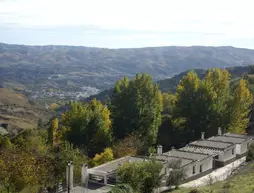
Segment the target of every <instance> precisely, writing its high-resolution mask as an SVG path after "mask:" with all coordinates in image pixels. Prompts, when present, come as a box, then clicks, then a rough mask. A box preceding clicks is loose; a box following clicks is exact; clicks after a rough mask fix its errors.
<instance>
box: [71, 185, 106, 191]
mask: <svg viewBox="0 0 254 193" xmlns="http://www.w3.org/2000/svg"><path fill="white" fill-rule="evenodd" d="M110 190H111V187H110V186H103V185H98V184H89V185H88V189H87V188H83V187H80V186H79V187H75V188H74V189H73V190H72V191H71V193H107V192H108V191H110Z"/></svg>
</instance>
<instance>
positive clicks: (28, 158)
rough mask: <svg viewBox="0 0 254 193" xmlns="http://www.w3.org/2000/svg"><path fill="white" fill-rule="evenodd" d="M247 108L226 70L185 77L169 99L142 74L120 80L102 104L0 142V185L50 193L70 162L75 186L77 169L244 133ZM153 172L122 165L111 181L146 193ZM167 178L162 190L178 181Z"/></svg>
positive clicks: (241, 85) (74, 107)
mask: <svg viewBox="0 0 254 193" xmlns="http://www.w3.org/2000/svg"><path fill="white" fill-rule="evenodd" d="M246 76H248V75H246ZM251 104H252V94H251V92H250V90H249V89H248V87H247V84H246V81H245V80H244V79H240V80H239V82H236V83H235V84H234V86H233V87H232V86H231V85H230V74H229V72H228V71H227V70H220V69H214V70H208V71H207V72H206V74H205V76H204V78H203V79H200V78H199V77H198V75H197V74H196V73H195V72H188V73H187V74H186V75H185V76H184V77H183V78H182V79H181V81H180V83H179V85H178V87H177V89H176V93H175V94H172V93H167V92H164V93H161V91H160V90H159V88H158V86H157V85H156V84H155V83H154V82H153V81H152V78H151V76H149V75H147V74H137V75H136V76H135V77H134V78H133V79H128V77H124V78H123V79H121V80H119V81H118V82H117V83H116V84H115V87H114V90H113V95H112V96H111V97H110V98H109V100H108V102H107V104H106V105H104V104H102V103H101V102H100V101H98V100H96V99H94V100H91V101H90V102H74V103H71V105H70V107H69V108H68V109H66V111H65V112H64V113H63V114H62V116H61V117H53V118H52V119H51V120H50V121H49V123H48V124H47V125H46V127H47V130H41V128H40V127H38V128H37V129H33V130H27V131H24V132H22V133H20V134H19V135H17V136H15V137H14V138H9V137H7V136H1V140H0V154H1V156H0V167H1V168H0V169H1V171H3V172H1V173H0V185H1V188H3V189H5V190H8V191H9V192H15V191H16V192H19V191H21V190H23V189H25V188H30V189H31V188H32V189H35V191H37V190H39V189H41V188H45V187H48V188H50V187H51V188H52V190H51V192H54V191H55V190H54V188H55V187H56V186H57V185H58V184H59V182H63V183H64V181H65V166H66V164H67V162H68V161H70V160H72V161H73V163H74V164H75V171H74V173H75V181H76V182H78V181H80V165H81V164H83V163H87V164H88V165H89V166H90V167H91V166H96V165H100V164H103V163H105V162H108V161H111V160H113V159H114V158H118V157H122V156H126V155H144V156H146V155H150V153H152V152H154V147H155V145H156V144H162V145H163V146H164V147H165V149H166V150H167V149H169V148H170V147H171V146H172V145H175V146H177V145H178V146H181V143H187V142H188V141H190V140H195V139H197V138H200V132H201V131H205V132H206V133H207V135H206V136H207V137H209V136H211V135H213V134H215V133H216V132H217V128H218V127H219V126H221V127H223V129H224V130H227V131H231V132H235V133H244V132H245V129H246V127H247V126H248V121H249V116H248V115H249V112H250V106H251ZM232 112H233V113H232ZM38 125H39V124H38ZM13 156H14V157H15V158H16V159H14V157H13ZM10 166H11V167H10ZM11 168H17V169H14V170H11ZM19 168H24V170H20V169H19ZM147 168H149V169H147ZM41 170H43V171H41ZM160 170H161V165H160V164H157V163H155V162H153V161H151V162H140V163H135V164H127V165H124V166H123V167H122V168H121V169H120V170H119V172H118V176H119V179H120V181H121V182H123V183H125V184H126V183H127V184H129V185H130V186H131V188H132V189H133V190H134V191H137V192H139V193H143V192H146V193H149V192H151V191H152V189H153V188H156V187H157V186H159V182H160V179H161V177H162V176H161V175H160V172H159V171H160ZM39 174H41V175H39ZM140 175H142V179H141V177H140ZM17 176H20V178H17ZM172 176H173V178H170V179H168V181H167V183H168V185H173V184H174V185H178V183H179V179H180V178H182V177H183V176H181V175H179V174H178V173H176V174H174V173H172V175H171V177H172ZM132 178H135V179H137V180H135V181H132V180H131V179H132ZM138 179H139V180H138ZM136 181H138V183H136ZM134 182H135V183H134Z"/></svg>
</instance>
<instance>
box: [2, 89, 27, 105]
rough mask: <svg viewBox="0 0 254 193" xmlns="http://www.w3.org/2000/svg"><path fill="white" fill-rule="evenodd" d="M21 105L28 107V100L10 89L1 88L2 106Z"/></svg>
mask: <svg viewBox="0 0 254 193" xmlns="http://www.w3.org/2000/svg"><path fill="white" fill-rule="evenodd" d="M13 104H16V105H19V106H27V105H28V100H27V98H26V97H25V96H24V95H23V94H20V93H16V92H14V91H11V90H9V89H4V88H0V105H13Z"/></svg>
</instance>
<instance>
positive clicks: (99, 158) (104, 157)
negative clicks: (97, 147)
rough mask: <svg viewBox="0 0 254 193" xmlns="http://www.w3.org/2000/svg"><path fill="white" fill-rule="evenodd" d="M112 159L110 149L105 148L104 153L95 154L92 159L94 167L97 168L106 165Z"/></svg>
mask: <svg viewBox="0 0 254 193" xmlns="http://www.w3.org/2000/svg"><path fill="white" fill-rule="evenodd" d="M113 159H114V155H113V151H112V149H111V148H109V147H108V148H106V149H105V150H104V152H102V153H100V154H96V155H95V156H94V158H93V164H94V166H98V165H101V164H104V163H107V162H109V161H111V160H113Z"/></svg>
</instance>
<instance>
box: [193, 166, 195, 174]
mask: <svg viewBox="0 0 254 193" xmlns="http://www.w3.org/2000/svg"><path fill="white" fill-rule="evenodd" d="M195 173H196V166H193V167H192V174H195Z"/></svg>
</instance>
